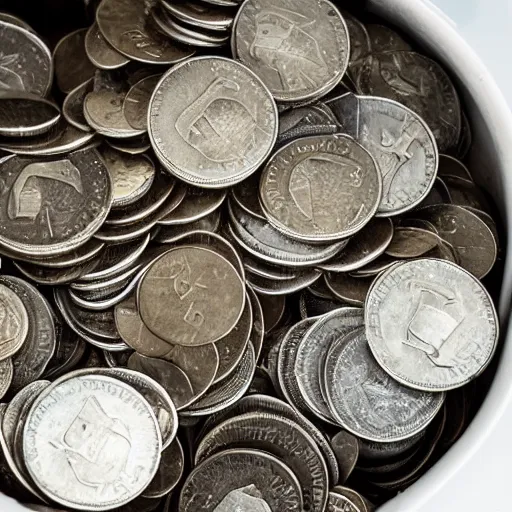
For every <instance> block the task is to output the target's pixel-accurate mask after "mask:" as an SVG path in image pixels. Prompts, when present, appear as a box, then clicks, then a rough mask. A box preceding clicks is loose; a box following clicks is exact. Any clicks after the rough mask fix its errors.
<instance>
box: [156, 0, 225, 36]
mask: <svg viewBox="0 0 512 512" xmlns="http://www.w3.org/2000/svg"><path fill="white" fill-rule="evenodd" d="M160 5H161V6H162V7H163V8H165V9H167V10H168V11H169V12H170V13H171V14H172V15H173V16H174V17H175V18H176V19H178V20H180V21H181V22H183V23H186V24H188V25H192V26H193V27H199V28H202V29H206V30H218V31H220V32H224V31H226V30H229V29H230V28H231V26H232V25H233V14H232V13H231V12H230V11H223V10H220V9H215V8H213V7H210V6H208V5H207V4H202V3H199V2H187V3H184V4H177V3H174V2H171V1H169V0H161V1H160Z"/></svg>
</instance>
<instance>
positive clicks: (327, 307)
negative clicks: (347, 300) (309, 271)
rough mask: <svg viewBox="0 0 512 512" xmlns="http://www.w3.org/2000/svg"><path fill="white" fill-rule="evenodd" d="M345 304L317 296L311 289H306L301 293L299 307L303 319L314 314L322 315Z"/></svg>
mask: <svg viewBox="0 0 512 512" xmlns="http://www.w3.org/2000/svg"><path fill="white" fill-rule="evenodd" d="M342 306H344V304H343V303H342V302H341V301H338V300H332V299H325V298H322V297H317V296H316V295H314V294H313V293H311V291H310V290H309V289H308V290H304V291H303V292H302V293H301V294H300V298H299V309H300V316H301V318H302V320H305V319H307V318H310V317H313V316H322V315H325V314H326V313H330V312H331V311H334V310H335V309H338V308H340V307H342Z"/></svg>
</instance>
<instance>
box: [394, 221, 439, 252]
mask: <svg viewBox="0 0 512 512" xmlns="http://www.w3.org/2000/svg"><path fill="white" fill-rule="evenodd" d="M440 243H442V240H441V238H440V237H439V236H438V235H436V234H435V233H432V232H431V231H428V230H426V229H421V228H413V227H397V228H396V229H395V232H394V233H393V239H392V240H391V243H390V244H389V245H388V247H387V249H386V254H387V255H388V256H391V257H394V258H419V257H420V256H423V255H425V254H427V253H428V252H429V251H431V250H432V249H435V248H436V247H437V246H438V245H439V244H440Z"/></svg>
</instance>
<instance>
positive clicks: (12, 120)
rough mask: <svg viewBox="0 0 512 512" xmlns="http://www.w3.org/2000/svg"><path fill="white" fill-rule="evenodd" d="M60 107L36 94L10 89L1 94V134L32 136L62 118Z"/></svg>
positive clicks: (47, 128) (45, 129)
mask: <svg viewBox="0 0 512 512" xmlns="http://www.w3.org/2000/svg"><path fill="white" fill-rule="evenodd" d="M60 116H61V114H60V109H59V107H58V106H57V105H56V104H55V103H53V102H51V101H48V100H45V99H44V98H41V97H40V96H36V95H35V94H27V93H21V92H18V91H10V92H8V93H3V94H2V95H1V96H0V136H7V137H31V136H34V135H41V134H42V133H46V132H48V131H49V130H50V129H51V128H52V127H54V126H55V125H56V124H57V123H58V122H59V120H60Z"/></svg>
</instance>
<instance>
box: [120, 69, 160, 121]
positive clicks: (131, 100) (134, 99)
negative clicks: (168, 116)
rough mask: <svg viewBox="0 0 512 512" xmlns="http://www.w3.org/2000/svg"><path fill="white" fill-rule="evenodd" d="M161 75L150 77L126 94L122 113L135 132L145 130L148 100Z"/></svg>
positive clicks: (135, 85)
mask: <svg viewBox="0 0 512 512" xmlns="http://www.w3.org/2000/svg"><path fill="white" fill-rule="evenodd" d="M161 78H162V75H160V74H158V75H150V76H147V77H145V78H143V79H142V80H140V81H139V82H137V83H136V84H134V85H133V86H132V87H131V89H130V90H129V91H128V93H127V94H126V98H125V99H124V103H123V112H124V116H125V118H126V120H127V121H128V124H129V125H130V126H132V128H135V129H136V130H147V128H148V108H149V100H150V99H151V95H152V94H153V91H154V90H155V87H156V85H157V84H158V82H159V81H160V79H161Z"/></svg>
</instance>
